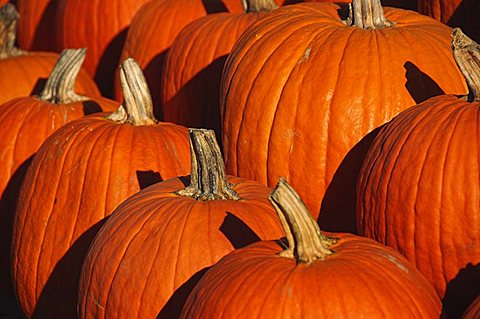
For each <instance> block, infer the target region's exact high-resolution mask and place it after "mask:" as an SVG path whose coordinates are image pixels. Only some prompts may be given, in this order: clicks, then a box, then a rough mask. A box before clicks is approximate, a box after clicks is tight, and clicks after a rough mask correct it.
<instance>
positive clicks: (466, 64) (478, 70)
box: [452, 28, 480, 102]
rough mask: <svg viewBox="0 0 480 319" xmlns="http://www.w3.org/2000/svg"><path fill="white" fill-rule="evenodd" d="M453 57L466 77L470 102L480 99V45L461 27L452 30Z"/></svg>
mask: <svg viewBox="0 0 480 319" xmlns="http://www.w3.org/2000/svg"><path fill="white" fill-rule="evenodd" d="M452 37H453V40H452V50H453V57H454V58H455V61H456V62H457V65H458V67H459V69H460V71H461V72H462V74H463V76H464V77H465V79H466V81H467V84H468V89H469V94H468V98H467V100H468V101H469V102H474V101H477V102H478V101H480V45H478V44H477V43H476V42H475V41H473V40H472V39H470V38H469V37H467V36H466V35H465V33H463V32H462V30H460V28H455V29H453V31H452Z"/></svg>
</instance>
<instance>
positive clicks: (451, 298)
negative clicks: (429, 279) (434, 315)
mask: <svg viewBox="0 0 480 319" xmlns="http://www.w3.org/2000/svg"><path fill="white" fill-rule="evenodd" d="M479 295H480V264H477V265H475V266H473V265H472V264H468V265H467V266H466V267H465V268H463V269H462V270H460V271H459V272H458V274H457V276H455V278H454V279H452V280H451V281H450V282H449V283H448V285H447V290H446V292H445V296H444V297H443V300H442V303H443V313H442V314H443V315H446V318H461V316H462V314H463V313H464V312H465V310H467V308H468V306H470V304H471V303H472V302H473V301H474V300H475V298H476V297H478V296H479Z"/></svg>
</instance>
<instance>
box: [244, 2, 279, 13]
mask: <svg viewBox="0 0 480 319" xmlns="http://www.w3.org/2000/svg"><path fill="white" fill-rule="evenodd" d="M242 3H243V8H244V10H245V12H260V11H271V10H273V9H276V8H278V5H277V4H276V3H275V1H273V0H242Z"/></svg>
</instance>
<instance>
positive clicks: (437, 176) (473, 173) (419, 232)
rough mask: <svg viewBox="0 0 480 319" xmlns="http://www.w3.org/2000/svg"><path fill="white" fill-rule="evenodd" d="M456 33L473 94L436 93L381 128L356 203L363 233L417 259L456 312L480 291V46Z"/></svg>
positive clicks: (451, 311)
mask: <svg viewBox="0 0 480 319" xmlns="http://www.w3.org/2000/svg"><path fill="white" fill-rule="evenodd" d="M454 32H455V39H454V43H453V46H454V54H455V56H456V58H457V59H458V61H459V65H460V67H461V69H462V70H463V71H464V72H465V74H466V76H467V79H468V82H469V85H470V86H471V87H472V88H473V90H472V94H471V95H470V97H471V99H470V100H468V101H465V100H464V99H462V98H459V97H457V96H455V95H443V96H438V97H434V98H431V99H429V100H427V101H425V102H423V103H421V104H418V105H417V106H415V107H413V108H411V109H409V110H406V111H404V112H402V113H401V114H399V115H398V116H397V117H396V118H394V119H393V120H392V121H391V122H390V123H388V124H387V125H386V126H385V127H384V128H382V129H381V130H380V132H379V134H378V135H377V137H376V138H375V140H374V142H373V144H372V146H371V148H370V150H369V151H368V154H367V156H366V157H365V162H364V164H363V167H362V170H361V173H360V177H359V182H358V208H357V213H358V229H359V231H360V232H361V233H362V234H364V235H365V236H368V237H371V238H374V239H376V240H378V241H380V242H382V243H384V244H386V245H388V246H390V247H393V248H395V249H397V250H398V251H400V252H401V253H402V254H403V255H404V256H405V257H407V259H409V260H411V261H412V262H413V263H415V265H416V267H417V269H418V270H420V271H421V272H422V273H423V274H424V276H425V277H426V278H427V279H428V280H429V281H430V282H431V283H432V284H433V285H434V287H435V288H436V290H437V292H438V294H439V295H440V296H441V297H444V304H445V306H446V311H447V314H448V317H449V318H459V317H460V315H461V314H462V313H463V311H464V310H465V308H466V307H467V306H468V304H469V302H471V301H472V300H473V299H474V298H475V297H476V296H477V295H478V294H480V285H479V280H480V269H479V263H480V245H479V243H480V224H479V222H478V220H479V218H480V206H479V203H480V162H479V158H480V140H479V137H480V136H479V134H478V132H479V127H480V118H479V116H478V114H479V112H480V93H479V92H480V63H479V61H480V46H478V45H476V44H473V43H472V42H471V40H469V39H467V38H465V36H463V35H462V34H460V32H458V30H456V31H454ZM452 298H453V300H454V302H452Z"/></svg>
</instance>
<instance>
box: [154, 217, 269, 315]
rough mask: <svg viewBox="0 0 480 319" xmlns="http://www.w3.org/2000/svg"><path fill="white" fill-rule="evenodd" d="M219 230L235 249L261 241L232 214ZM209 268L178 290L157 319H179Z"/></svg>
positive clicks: (197, 273)
mask: <svg viewBox="0 0 480 319" xmlns="http://www.w3.org/2000/svg"><path fill="white" fill-rule="evenodd" d="M219 229H220V231H221V232H222V233H223V234H224V235H225V237H226V238H227V239H228V241H230V243H231V244H232V246H233V247H234V248H235V249H238V248H242V247H245V246H247V245H250V244H253V243H254V242H257V241H260V240H261V239H260V237H258V236H257V234H256V233H255V232H254V231H253V230H252V229H251V228H250V227H249V226H248V225H247V224H245V222H243V221H242V220H241V219H240V218H238V217H237V216H235V215H234V214H232V213H230V212H227V215H226V216H225V219H224V220H223V223H222V225H220V228H219ZM209 268H210V267H205V268H203V269H202V270H200V271H198V272H196V273H195V274H194V275H193V276H192V277H190V279H188V280H187V281H186V282H185V283H184V284H183V285H181V286H180V287H179V288H177V289H176V290H175V292H174V293H173V295H172V297H170V299H169V300H168V302H167V303H166V305H165V306H164V307H163V309H162V310H161V311H160V313H159V314H158V316H157V319H170V318H179V317H180V313H181V311H182V308H183V306H184V304H185V302H186V301H187V298H188V296H189V295H190V293H191V292H192V290H193V288H194V287H195V285H196V284H197V283H198V281H200V279H201V278H202V276H203V275H204V274H205V272H206V271H207V270H208V269H209Z"/></svg>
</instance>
